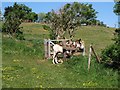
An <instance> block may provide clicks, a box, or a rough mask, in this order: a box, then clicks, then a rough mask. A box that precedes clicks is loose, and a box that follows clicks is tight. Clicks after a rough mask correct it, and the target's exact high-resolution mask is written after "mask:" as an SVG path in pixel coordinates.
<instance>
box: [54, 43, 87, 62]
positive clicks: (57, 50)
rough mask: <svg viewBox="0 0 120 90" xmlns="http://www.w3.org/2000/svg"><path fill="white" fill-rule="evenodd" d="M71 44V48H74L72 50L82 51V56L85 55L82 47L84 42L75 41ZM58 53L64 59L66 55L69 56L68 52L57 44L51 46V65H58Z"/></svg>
mask: <svg viewBox="0 0 120 90" xmlns="http://www.w3.org/2000/svg"><path fill="white" fill-rule="evenodd" d="M72 44H73V45H72V46H74V48H76V49H79V50H82V52H83V56H84V55H85V53H84V50H85V46H84V42H83V41H76V42H74V43H72ZM58 53H62V54H63V55H64V56H63V57H64V58H65V55H66V54H69V55H71V52H70V50H67V49H65V48H63V46H61V45H59V44H55V45H54V46H53V60H52V63H53V64H58V60H57V55H58Z"/></svg>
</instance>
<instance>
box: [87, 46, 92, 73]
mask: <svg viewBox="0 0 120 90" xmlns="http://www.w3.org/2000/svg"><path fill="white" fill-rule="evenodd" d="M91 53H92V49H91V45H90V49H89V58H88V71H89V70H90V61H91Z"/></svg>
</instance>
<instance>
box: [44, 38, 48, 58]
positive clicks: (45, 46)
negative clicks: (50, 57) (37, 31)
mask: <svg viewBox="0 0 120 90" xmlns="http://www.w3.org/2000/svg"><path fill="white" fill-rule="evenodd" d="M44 50H45V53H44V55H45V58H47V40H46V39H44Z"/></svg>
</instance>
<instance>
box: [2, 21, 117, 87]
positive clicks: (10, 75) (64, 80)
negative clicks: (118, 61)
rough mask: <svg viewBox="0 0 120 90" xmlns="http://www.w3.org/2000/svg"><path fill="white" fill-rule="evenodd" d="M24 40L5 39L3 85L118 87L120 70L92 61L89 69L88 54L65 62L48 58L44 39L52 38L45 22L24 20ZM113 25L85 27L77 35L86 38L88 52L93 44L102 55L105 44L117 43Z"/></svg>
mask: <svg viewBox="0 0 120 90" xmlns="http://www.w3.org/2000/svg"><path fill="white" fill-rule="evenodd" d="M22 26H23V31H24V35H25V39H26V40H24V41H19V40H16V39H14V38H8V37H7V35H5V34H3V35H2V36H3V38H2V64H3V68H2V72H3V75H2V80H3V84H2V85H3V87H6V88H9V87H13V88H20V87H21V88H26V87H27V88H34V87H40V88H85V87H88V88H91V87H97V88H107V87H109V88H112V87H114V88H117V87H118V73H117V71H114V70H112V69H108V68H105V67H104V66H103V65H102V64H98V63H97V62H96V60H95V59H94V58H92V60H91V69H90V71H89V72H88V70H87V62H88V57H87V55H88V54H86V56H85V57H82V56H77V57H75V56H74V57H72V58H70V59H69V60H68V61H66V62H64V63H63V64H58V65H53V64H52V62H51V60H45V59H44V46H43V40H44V38H49V32H48V31H47V30H44V29H43V28H42V26H41V24H36V23H23V24H22ZM113 32H114V29H113V28H105V27H98V26H94V27H91V26H82V27H80V28H79V29H78V30H77V32H76V35H75V39H77V38H82V39H83V40H84V41H85V45H86V52H88V49H89V45H90V44H91V43H93V46H94V48H95V50H96V52H97V53H98V54H100V52H101V49H104V48H105V46H107V45H110V44H111V43H113V41H112V40H111V39H112V38H113Z"/></svg>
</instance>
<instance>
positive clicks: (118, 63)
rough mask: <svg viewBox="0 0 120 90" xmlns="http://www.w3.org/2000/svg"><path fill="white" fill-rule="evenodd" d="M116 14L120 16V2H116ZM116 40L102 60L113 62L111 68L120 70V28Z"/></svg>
mask: <svg viewBox="0 0 120 90" xmlns="http://www.w3.org/2000/svg"><path fill="white" fill-rule="evenodd" d="M114 13H115V14H116V15H120V2H116V4H115V6H114ZM118 24H119V23H118ZM114 40H115V43H114V44H112V45H111V46H109V47H107V48H106V49H105V50H103V52H102V60H103V61H105V62H109V63H110V62H111V64H110V66H112V68H117V69H120V27H119V28H118V29H116V30H115V39H114Z"/></svg>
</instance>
